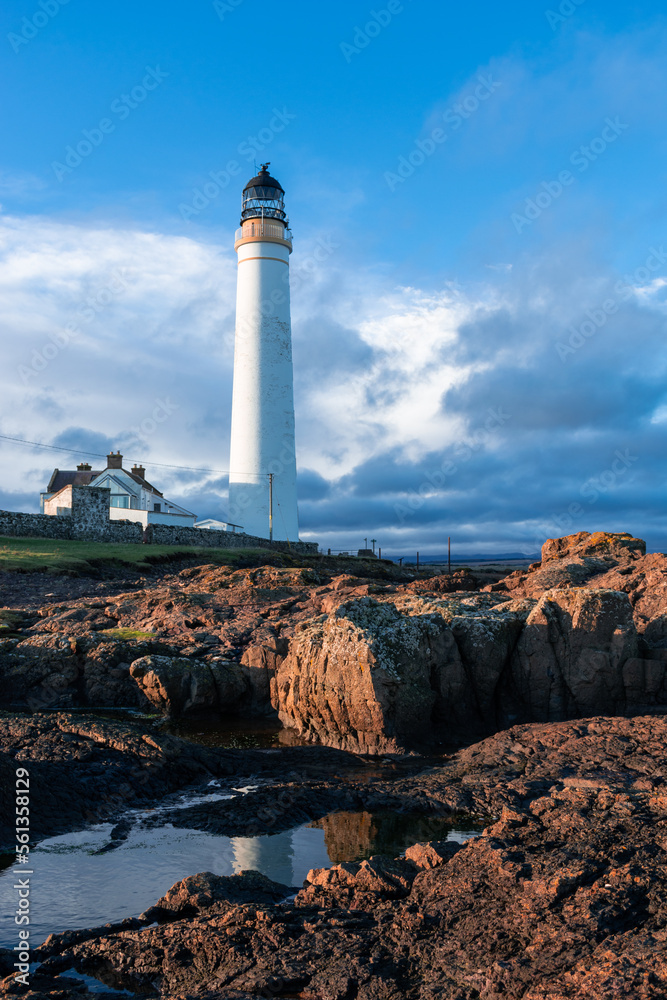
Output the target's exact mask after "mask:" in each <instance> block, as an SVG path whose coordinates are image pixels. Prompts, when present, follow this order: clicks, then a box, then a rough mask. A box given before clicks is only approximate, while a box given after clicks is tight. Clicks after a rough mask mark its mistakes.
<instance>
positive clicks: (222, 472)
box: [0, 434, 270, 478]
mask: <svg viewBox="0 0 667 1000" xmlns="http://www.w3.org/2000/svg"><path fill="white" fill-rule="evenodd" d="M0 440H2V441H14V442H15V443H16V444H26V445H30V446H31V447H34V448H44V449H45V450H46V451H64V452H66V453H67V454H68V455H86V456H87V457H88V458H107V457H108V456H107V455H102V454H101V453H100V452H97V451H79V450H78V449H76V448H61V447H60V446H59V445H57V444H42V443H41V442H40V441H26V440H25V439H24V438H17V437H10V436H9V435H8V434H0ZM127 461H128V462H134V464H135V465H139V464H143V463H138V462H137V461H136V459H133V458H128V460H127ZM146 465H148V466H152V467H154V468H156V469H180V470H181V472H207V473H212V474H214V475H219V476H231V475H232V473H231V472H230V471H229V469H195V468H193V467H192V466H190V465H165V464H164V463H162V462H146ZM235 475H237V476H259V477H260V478H264V477H265V476H268V475H270V473H268V472H237V473H235Z"/></svg>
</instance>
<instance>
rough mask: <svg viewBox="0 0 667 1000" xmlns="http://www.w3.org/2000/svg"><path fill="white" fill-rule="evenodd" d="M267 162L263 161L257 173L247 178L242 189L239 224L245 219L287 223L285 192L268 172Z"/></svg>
mask: <svg viewBox="0 0 667 1000" xmlns="http://www.w3.org/2000/svg"><path fill="white" fill-rule="evenodd" d="M268 166H269V164H268V163H263V164H262V165H261V167H260V169H259V173H258V174H257V176H256V177H253V178H252V180H249V181H248V183H247V184H246V186H245V187H244V189H243V211H242V212H241V225H243V223H244V222H245V221H246V219H260V218H261V219H280V221H281V222H284V223H285V225H286V226H287V225H288V219H287V213H286V212H285V201H284V196H285V192H284V191H283V189H282V188H281V186H280V184H279V183H278V181H277V180H276V179H275V177H272V176H271V174H270V173H269V172H268V169H267V168H268Z"/></svg>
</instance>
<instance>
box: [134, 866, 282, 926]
mask: <svg viewBox="0 0 667 1000" xmlns="http://www.w3.org/2000/svg"><path fill="white" fill-rule="evenodd" d="M295 891H296V890H295V889H292V888H290V886H288V885H282V883H280V882H274V881H272V880H271V879H270V878H267V877H266V875H262V874H261V872H257V871H252V870H249V871H242V872H240V873H239V874H238V875H214V874H213V872H200V873H199V874H198V875H189V876H188V877H187V878H184V879H183V880H182V881H181V882H177V883H176V884H175V885H173V886H172V887H171V889H169V891H168V892H166V893H165V895H164V896H162V897H161V898H160V899H158V901H157V903H156V904H155V906H153V907H151V909H150V911H147V913H145V914H142V917H144V919H146V920H149V921H150V920H158V921H163V920H182V919H183V918H185V917H193V916H195V915H197V914H199V913H201V912H202V911H204V910H206V911H214V910H215V909H216V908H217V909H220V904H224V903H279V902H280V901H281V900H282V899H285V898H286V897H287V896H289V895H292V894H293V893H294V892H295Z"/></svg>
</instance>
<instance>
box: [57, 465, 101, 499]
mask: <svg viewBox="0 0 667 1000" xmlns="http://www.w3.org/2000/svg"><path fill="white" fill-rule="evenodd" d="M99 474H100V473H99V472H94V471H93V470H92V469H90V470H85V471H80V470H78V469H74V470H73V471H70V470H67V469H54V470H53V475H52V476H51V478H50V480H49V485H48V486H47V487H46V492H47V493H59V492H60V490H62V489H63V488H64V487H65V486H90V484H91V483H92V481H93V479H94V478H95V476H99Z"/></svg>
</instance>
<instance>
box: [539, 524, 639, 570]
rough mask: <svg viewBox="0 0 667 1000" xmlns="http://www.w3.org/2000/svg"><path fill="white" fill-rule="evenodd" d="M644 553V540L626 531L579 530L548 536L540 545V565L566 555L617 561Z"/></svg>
mask: <svg viewBox="0 0 667 1000" xmlns="http://www.w3.org/2000/svg"><path fill="white" fill-rule="evenodd" d="M645 555H646V542H645V541H643V539H641V538H633V537H632V535H630V534H629V533H628V532H627V531H622V532H617V533H614V532H611V531H596V532H594V533H593V534H592V535H591V534H590V532H588V531H579V532H577V534H575V535H565V536H564V537H563V538H548V539H547V540H546V542H545V543H544V545H543V546H542V566H544V564H545V563H547V562H551V561H552V560H554V559H563V558H565V557H567V556H593V557H599V558H602V559H611V560H615V561H617V562H621V561H626V560H628V559H636V558H637V557H638V556H645Z"/></svg>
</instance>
